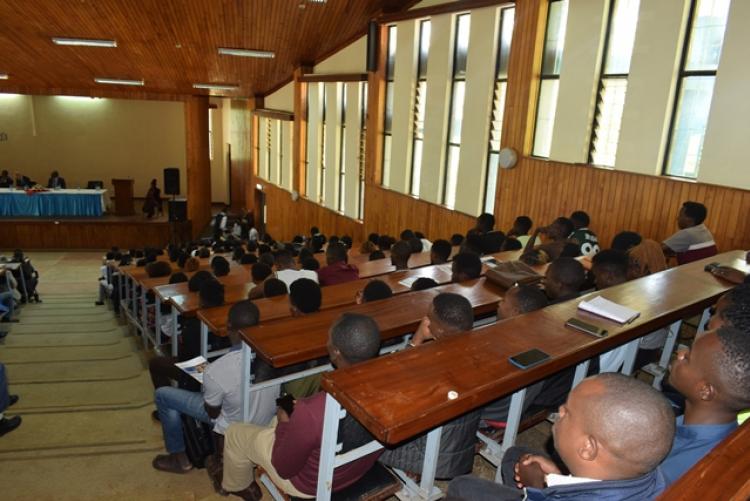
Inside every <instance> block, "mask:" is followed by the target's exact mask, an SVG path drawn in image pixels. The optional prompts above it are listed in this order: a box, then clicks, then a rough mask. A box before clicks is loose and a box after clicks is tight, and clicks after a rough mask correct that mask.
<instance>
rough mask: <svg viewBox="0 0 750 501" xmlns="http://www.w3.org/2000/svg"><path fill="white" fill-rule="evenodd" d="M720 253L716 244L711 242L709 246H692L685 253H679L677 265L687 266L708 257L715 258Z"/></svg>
mask: <svg viewBox="0 0 750 501" xmlns="http://www.w3.org/2000/svg"><path fill="white" fill-rule="evenodd" d="M718 253H719V249H717V248H716V244H715V243H713V242H710V243H709V245H706V246H702V245H691V246H690V248H689V249H688V250H686V251H685V252H678V253H677V264H687V263H692V262H693V261H698V260H700V259H705V258H707V257H711V256H715V255H716V254H718Z"/></svg>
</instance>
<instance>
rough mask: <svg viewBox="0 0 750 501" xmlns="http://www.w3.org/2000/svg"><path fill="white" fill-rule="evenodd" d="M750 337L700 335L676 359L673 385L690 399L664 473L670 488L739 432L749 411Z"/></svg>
mask: <svg viewBox="0 0 750 501" xmlns="http://www.w3.org/2000/svg"><path fill="white" fill-rule="evenodd" d="M748 377H750V332H747V331H746V332H743V331H741V330H740V329H737V328H735V327H729V326H724V327H720V328H719V329H717V330H715V331H709V332H703V333H700V334H698V335H696V337H695V340H694V341H693V346H692V348H690V349H689V350H681V351H679V352H678V353H677V359H676V360H674V361H673V362H672V364H671V366H670V372H669V383H670V385H672V387H674V388H675V389H676V390H677V391H679V392H680V393H681V394H682V395H684V396H685V399H686V403H685V414H684V415H683V416H680V417H678V418H677V432H676V434H675V438H674V444H673V445H672V450H671V452H670V453H669V455H668V456H667V458H666V459H665V460H664V462H663V463H662V464H661V466H660V467H659V469H660V470H661V472H662V473H663V474H664V478H665V479H666V481H667V484H671V483H672V482H674V481H676V480H677V479H679V478H680V477H681V476H682V475H683V474H684V473H685V472H686V471H687V470H689V469H690V468H691V467H692V466H693V465H694V464H695V463H697V462H698V461H699V460H700V459H701V458H702V457H703V456H705V455H706V454H708V453H709V452H710V451H711V449H713V448H714V447H715V446H716V445H717V444H718V443H719V442H721V441H722V440H723V439H724V438H726V437H727V436H728V435H729V434H730V433H731V432H732V431H734V429H735V428H737V414H738V413H739V412H741V411H743V410H745V409H747V408H750V385H748V384H747V381H748Z"/></svg>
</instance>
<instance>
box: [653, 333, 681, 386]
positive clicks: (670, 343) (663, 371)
mask: <svg viewBox="0 0 750 501" xmlns="http://www.w3.org/2000/svg"><path fill="white" fill-rule="evenodd" d="M681 326H682V320H678V321H676V322H674V323H673V324H672V325H670V326H669V334H668V335H667V340H666V342H665V343H664V349H663V350H662V352H661V357H660V358H659V365H658V366H657V367H655V368H654V369H655V371H654V372H655V374H654V382H653V383H652V386H653V387H654V388H656V389H657V390H659V391H661V383H662V381H664V377H665V376H666V375H667V370H668V369H669V361H670V360H671V359H672V352H673V351H674V346H675V344H677V337H678V336H679V334H680V327H681Z"/></svg>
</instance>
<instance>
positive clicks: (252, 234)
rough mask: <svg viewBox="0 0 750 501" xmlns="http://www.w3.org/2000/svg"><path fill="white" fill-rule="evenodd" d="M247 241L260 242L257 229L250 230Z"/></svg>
mask: <svg viewBox="0 0 750 501" xmlns="http://www.w3.org/2000/svg"><path fill="white" fill-rule="evenodd" d="M247 239H248V240H251V241H253V242H255V241H257V240H258V230H256V229H255V228H250V231H249V232H248V233H247Z"/></svg>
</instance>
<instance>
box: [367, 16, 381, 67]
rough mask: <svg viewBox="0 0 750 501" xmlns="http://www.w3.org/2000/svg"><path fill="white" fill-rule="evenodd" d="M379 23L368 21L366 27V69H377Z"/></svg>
mask: <svg viewBox="0 0 750 501" xmlns="http://www.w3.org/2000/svg"><path fill="white" fill-rule="evenodd" d="M379 35H380V25H378V23H376V22H375V21H370V25H369V26H368V28H367V71H378V38H380V37H379Z"/></svg>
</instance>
